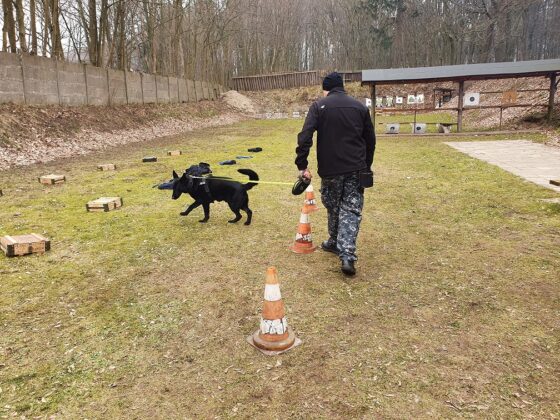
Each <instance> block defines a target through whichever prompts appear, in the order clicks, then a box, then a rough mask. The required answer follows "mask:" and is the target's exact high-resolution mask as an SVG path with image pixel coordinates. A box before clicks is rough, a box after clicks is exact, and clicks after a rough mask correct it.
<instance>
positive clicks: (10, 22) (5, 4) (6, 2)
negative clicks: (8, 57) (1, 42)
mask: <svg viewBox="0 0 560 420" xmlns="http://www.w3.org/2000/svg"><path fill="white" fill-rule="evenodd" d="M2 8H3V9H4V28H3V32H4V34H7V36H8V41H9V42H10V51H11V52H13V53H15V52H17V45H16V27H15V22H14V11H13V8H12V0H2ZM6 49H7V46H6Z"/></svg>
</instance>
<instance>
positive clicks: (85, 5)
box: [0, 0, 560, 83]
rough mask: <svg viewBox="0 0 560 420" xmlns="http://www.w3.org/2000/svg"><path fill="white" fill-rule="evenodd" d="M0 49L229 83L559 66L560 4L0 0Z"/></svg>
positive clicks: (524, 0) (500, 0)
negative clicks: (395, 70)
mask: <svg viewBox="0 0 560 420" xmlns="http://www.w3.org/2000/svg"><path fill="white" fill-rule="evenodd" d="M1 8H2V10H1V13H0V26H1V27H2V33H1V40H2V51H8V52H25V53H30V54H37V55H41V56H50V57H56V58H58V59H66V60H69V61H75V62H87V63H91V64H93V65H96V66H100V67H110V68H116V69H124V68H127V69H130V70H136V71H144V72H149V73H156V74H162V75H171V76H185V77H188V78H193V79H198V80H209V81H214V82H220V83H226V82H227V81H228V80H229V79H230V78H231V77H232V76H245V75H254V74H263V73H274V72H284V71H303V70H332V69H338V70H361V69H364V68H391V67H415V66H426V65H444V64H464V63H479V62H499V61H517V60H537V59H546V58H558V57H560V0H464V1H463V0H347V1H334V0H281V1H278V0H1Z"/></svg>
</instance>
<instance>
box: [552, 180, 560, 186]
mask: <svg viewBox="0 0 560 420" xmlns="http://www.w3.org/2000/svg"><path fill="white" fill-rule="evenodd" d="M550 183H551V184H552V185H556V186H557V187H560V178H558V179H551V180H550Z"/></svg>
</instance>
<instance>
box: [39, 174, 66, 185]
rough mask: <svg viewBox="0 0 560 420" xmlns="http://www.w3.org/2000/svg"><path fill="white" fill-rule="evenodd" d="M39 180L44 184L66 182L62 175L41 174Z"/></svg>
mask: <svg viewBox="0 0 560 420" xmlns="http://www.w3.org/2000/svg"><path fill="white" fill-rule="evenodd" d="M39 182H40V183H41V184H45V185H55V184H63V183H64V182H66V177H65V176H64V175H52V174H51V175H43V176H42V177H39Z"/></svg>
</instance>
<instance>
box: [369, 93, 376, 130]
mask: <svg viewBox="0 0 560 420" xmlns="http://www.w3.org/2000/svg"><path fill="white" fill-rule="evenodd" d="M370 92H371V122H372V123H373V133H374V134H375V111H376V100H375V84H373V85H371V87H370Z"/></svg>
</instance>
